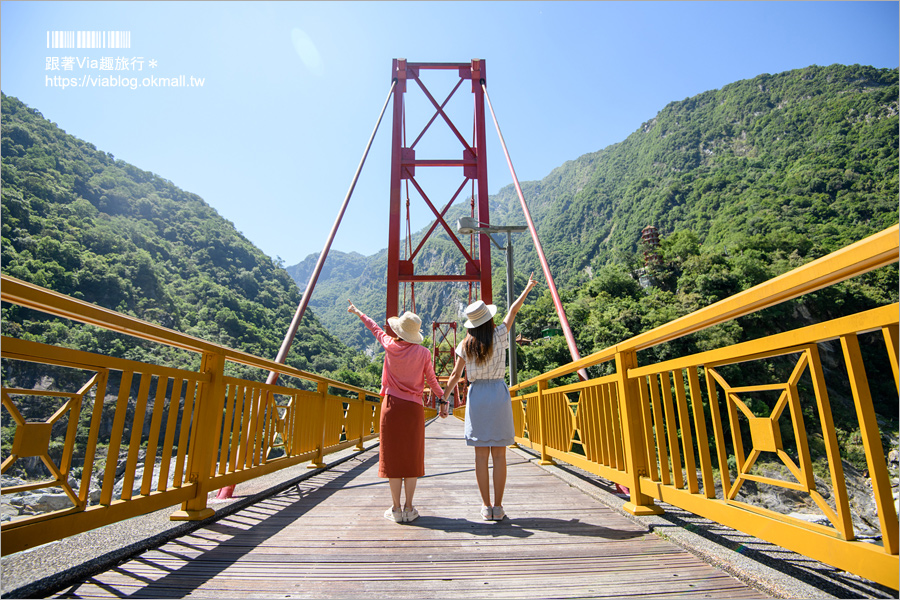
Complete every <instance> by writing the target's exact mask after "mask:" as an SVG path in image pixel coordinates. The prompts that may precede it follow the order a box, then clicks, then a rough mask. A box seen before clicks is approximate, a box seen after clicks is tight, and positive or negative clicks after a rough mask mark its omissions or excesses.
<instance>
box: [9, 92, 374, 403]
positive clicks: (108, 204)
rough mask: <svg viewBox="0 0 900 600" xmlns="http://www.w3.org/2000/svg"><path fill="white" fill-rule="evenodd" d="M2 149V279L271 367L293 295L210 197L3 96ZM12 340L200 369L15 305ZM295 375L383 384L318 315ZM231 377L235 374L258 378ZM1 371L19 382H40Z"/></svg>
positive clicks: (300, 337)
mask: <svg viewBox="0 0 900 600" xmlns="http://www.w3.org/2000/svg"><path fill="white" fill-rule="evenodd" d="M0 144H2V186H3V187H2V271H3V273H5V274H8V275H11V276H14V277H18V278H19V279H23V280H25V281H29V282H32V283H35V284H38V285H41V286H44V287H47V288H49V289H52V290H55V291H58V292H61V293H63V294H67V295H70V296H73V297H75V298H80V299H83V300H85V301H88V302H92V303H95V304H98V305H100V306H103V307H106V308H110V309H114V310H117V311H120V312H123V313H125V314H129V315H133V316H135V317H138V318H141V319H144V320H147V321H150V322H153V323H158V324H160V325H163V326H165V327H170V328H172V329H175V330H178V331H181V332H184V333H187V334H189V335H193V336H197V337H200V338H203V339H206V340H210V341H213V342H216V343H220V344H223V345H226V346H229V347H232V348H236V349H240V350H244V351H246V352H250V353H253V354H256V355H259V356H262V357H267V358H274V357H275V355H276V354H277V351H278V348H279V346H280V345H281V342H282V339H283V337H284V334H285V332H286V331H287V329H288V325H289V323H290V321H291V318H292V317H293V314H294V311H295V310H296V307H297V305H298V303H299V296H300V294H299V292H298V290H297V287H296V285H295V284H294V282H293V280H292V279H291V277H290V276H289V275H288V274H287V272H286V271H285V270H284V269H283V268H282V266H281V265H279V264H276V263H275V262H273V260H272V259H271V258H269V257H268V256H266V255H265V254H263V253H262V252H261V251H260V250H259V249H258V248H256V247H255V246H253V244H251V243H250V242H249V241H248V240H247V239H246V238H244V236H243V235H241V234H240V233H239V232H238V231H237V230H236V229H235V227H234V225H233V224H232V223H230V222H229V221H227V220H225V219H223V218H222V217H221V216H219V215H218V214H217V213H216V211H215V210H213V209H212V208H211V207H210V206H209V205H208V204H206V203H205V202H204V201H203V200H202V199H201V198H199V197H198V196H196V195H194V194H190V193H187V192H185V191H183V190H181V189H179V188H178V187H176V186H175V185H173V184H172V183H171V182H170V181H167V180H166V179H163V178H162V177H159V176H157V175H154V174H153V173H148V172H146V171H142V170H140V169H138V168H137V167H135V166H133V165H130V164H128V163H126V162H124V161H121V160H116V159H115V158H114V157H113V156H112V155H111V154H108V153H106V152H102V151H100V150H97V149H96V148H95V147H94V146H93V145H91V144H89V143H87V142H84V141H82V140H79V139H77V138H75V137H73V136H71V135H68V134H66V133H65V132H64V131H62V130H61V129H60V128H59V127H57V126H56V125H55V124H54V123H51V122H50V121H48V120H47V119H45V118H44V117H43V116H42V115H41V113H39V112H38V111H37V110H34V109H32V108H29V107H27V106H25V105H24V104H23V103H21V102H20V101H18V100H17V99H15V98H13V97H10V96H6V95H5V94H4V95H3V96H2V139H0ZM3 332H4V334H5V335H11V336H16V337H23V338H28V339H35V340H38V341H44V342H48V343H54V344H59V345H63V346H70V347H77V348H81V349H84V350H88V351H93V352H100V353H104V354H111V355H114V356H123V357H127V358H132V359H136V360H147V361H151V362H161V363H164V364H176V365H179V366H188V365H186V364H185V362H186V361H187V362H188V363H190V362H191V361H193V362H195V363H196V364H199V362H198V359H197V357H194V356H184V355H183V354H182V353H181V352H180V351H177V350H174V349H167V348H161V347H158V346H155V345H152V344H145V343H142V342H139V341H136V340H133V339H129V338H126V337H124V336H118V335H115V334H111V333H109V332H105V331H101V330H99V329H96V328H94V327H90V326H82V325H77V324H72V323H69V322H63V321H59V320H55V319H50V318H48V317H46V316H44V315H42V314H39V313H36V312H34V311H29V310H26V309H22V308H19V307H14V306H4V307H3ZM287 363H288V364H290V365H292V366H294V367H297V368H300V369H304V370H308V371H312V372H316V373H319V374H322V375H326V376H332V377H335V378H337V379H342V380H343V381H347V382H349V383H358V384H363V385H366V386H369V387H376V386H377V384H378V383H379V382H380V365H377V364H372V362H371V361H370V360H369V359H367V358H366V357H365V356H364V355H362V354H361V353H360V352H359V351H357V350H351V349H350V348H348V347H347V346H345V345H344V344H342V343H341V342H339V341H338V339H337V338H335V337H334V336H333V335H332V334H331V333H330V332H329V331H328V329H327V328H325V327H323V326H322V324H321V323H319V321H318V320H317V319H316V317H315V315H314V314H313V313H312V312H311V311H309V312H307V314H306V316H305V317H304V319H303V322H302V323H301V326H300V330H299V332H298V334H297V336H296V338H295V341H294V344H293V346H292V350H291V352H290V354H289V355H288V358H287ZM196 364H194V365H193V366H196ZM231 366H232V367H233V368H234V370H233V373H235V374H244V375H251V376H256V377H258V376H259V374H253V373H251V372H250V371H249V370H248V369H247V368H244V367H239V366H237V365H231ZM4 368H5V372H4V376H5V377H7V378H9V377H13V378H18V379H20V380H22V381H20V384H21V383H24V382H25V381H27V380H30V379H33V378H34V377H37V376H38V374H36V373H32V372H30V371H28V370H27V369H24V370H22V367H21V366H16V367H12V366H9V365H4ZM10 369H17V370H13V371H11V370H10Z"/></svg>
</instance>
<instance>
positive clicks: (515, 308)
mask: <svg viewBox="0 0 900 600" xmlns="http://www.w3.org/2000/svg"><path fill="white" fill-rule="evenodd" d="M536 285H537V281H535V279H534V271H532V272H531V275H529V276H528V283H526V284H525V290H524V291H523V292H522V293H521V294H520V295H519V297H518V298H516V301H515V302H513V303H512V306H510V307H509V312H508V313H506V316H505V317H503V324H504V325H506V328H507V329H509V327H510V325H512V324H513V321H515V320H516V314H518V312H519V309H520V308H522V304H523V303H524V302H525V296H527V295H528V292H530V291H531V290H532V289H534V286H536Z"/></svg>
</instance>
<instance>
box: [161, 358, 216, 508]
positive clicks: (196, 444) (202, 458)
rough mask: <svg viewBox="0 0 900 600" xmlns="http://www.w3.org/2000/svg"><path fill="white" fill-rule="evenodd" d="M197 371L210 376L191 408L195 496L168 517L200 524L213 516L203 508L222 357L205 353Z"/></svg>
mask: <svg viewBox="0 0 900 600" xmlns="http://www.w3.org/2000/svg"><path fill="white" fill-rule="evenodd" d="M200 370H201V371H202V372H203V373H206V374H208V375H209V382H208V383H204V384H203V386H202V388H201V391H200V398H199V399H198V402H197V405H196V407H195V409H194V419H193V422H192V424H191V441H190V457H189V462H188V468H189V471H188V480H189V481H190V482H192V483H194V484H196V486H197V494H196V495H195V496H194V497H193V498H192V499H190V500H188V501H187V502H183V503H182V504H181V510H178V511H175V512H174V513H172V514H171V515H170V516H169V519H171V520H172V521H200V520H202V519H206V518H207V517H211V516H212V515H214V514H215V513H216V511H214V510H213V509H211V508H209V507H208V506H206V500H207V496H208V495H209V492H211V491H212V490H211V489H209V485H210V480H211V478H212V465H213V462H214V461H215V457H216V450H217V449H216V448H215V440H216V439H217V438H218V436H217V435H216V431H215V428H214V427H213V426H212V425H213V423H216V422H217V419H216V416H217V414H218V413H219V412H220V411H221V402H220V401H221V400H224V398H225V356H224V355H222V354H219V353H217V352H205V353H204V354H203V362H202V364H201V367H200Z"/></svg>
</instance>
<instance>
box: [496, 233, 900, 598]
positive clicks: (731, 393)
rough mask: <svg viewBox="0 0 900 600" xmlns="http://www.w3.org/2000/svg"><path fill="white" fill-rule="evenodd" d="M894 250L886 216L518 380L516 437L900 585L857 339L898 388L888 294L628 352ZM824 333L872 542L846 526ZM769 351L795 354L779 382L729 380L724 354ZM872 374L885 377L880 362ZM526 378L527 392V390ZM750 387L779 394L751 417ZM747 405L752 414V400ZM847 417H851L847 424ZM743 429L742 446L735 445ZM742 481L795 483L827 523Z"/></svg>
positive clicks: (857, 270)
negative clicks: (876, 353) (816, 253)
mask: <svg viewBox="0 0 900 600" xmlns="http://www.w3.org/2000/svg"><path fill="white" fill-rule="evenodd" d="M897 260H898V227H897V226H894V227H891V228H889V229H887V230H885V231H883V232H881V233H879V234H876V235H873V236H871V237H869V238H866V239H865V240H862V241H860V242H858V243H856V244H853V245H851V246H848V247H847V248H844V249H842V250H840V251H837V252H835V253H833V254H830V255H828V256H825V257H823V258H821V259H819V260H816V261H814V262H812V263H809V264H807V265H805V266H802V267H800V268H798V269H795V270H793V271H791V272H789V273H786V274H784V275H782V276H780V277H777V278H775V279H772V280H770V281H768V282H765V283H763V284H761V285H758V286H756V287H754V288H752V289H749V290H747V291H745V292H742V293H740V294H737V295H735V296H732V297H730V298H727V299H725V300H722V301H721V302H718V303H716V304H713V305H711V306H709V307H707V308H704V309H702V310H699V311H697V312H694V313H692V314H690V315H687V316H685V317H682V318H680V319H677V320H675V321H672V322H670V323H667V324H666V325H663V326H661V327H659V328H657V329H654V330H652V331H649V332H647V333H644V334H641V335H638V336H636V337H634V338H631V339H629V340H626V341H624V342H622V343H621V344H618V345H616V346H614V347H611V348H607V349H605V350H603V351H601V352H597V353H595V354H592V355H591V356H587V357H585V358H583V359H581V360H579V361H576V362H572V363H570V364H567V365H564V366H562V367H559V368H557V369H554V370H553V371H550V372H548V373H545V374H543V375H540V376H538V377H535V378H533V379H530V380H528V381H525V382H522V383H520V384H519V385H517V386H515V387H513V388H511V394H512V402H513V416H514V424H515V428H516V442H517V443H519V444H521V445H523V446H527V447H531V448H532V449H534V450H536V451H540V453H541V460H542V462H544V463H552V461H553V460H554V459H557V460H561V461H565V462H567V463H569V464H572V465H575V466H577V467H580V468H582V469H584V470H586V471H589V472H592V473H595V474H597V475H600V476H602V477H604V478H606V479H609V480H610V481H613V482H615V483H618V484H621V485H623V486H626V487H628V488H629V490H630V502H628V503H626V505H625V508H626V510H629V511H630V512H631V513H633V514H636V515H647V514H658V513H660V512H662V511H661V509H660V507H659V506H658V505H655V504H654V500H658V501H663V502H667V503H669V504H671V505H674V506H677V507H679V508H682V509H685V510H688V511H690V512H693V513H695V514H697V515H700V516H703V517H706V518H709V519H712V520H714V521H717V522H719V523H722V524H724V525H727V526H728V527H732V528H734V529H738V530H741V531H744V532H746V533H749V534H751V535H754V536H756V537H759V538H761V539H765V540H767V541H770V542H772V543H775V544H778V545H780V546H782V547H784V548H788V549H790V550H793V551H796V552H799V553H802V554H804V555H806V556H809V557H812V558H814V559H816V560H819V561H822V562H824V563H827V564H830V565H833V566H835V567H837V568H840V569H844V570H846V571H849V572H852V573H855V574H857V575H860V576H862V577H865V578H868V579H870V580H873V581H876V582H878V583H881V584H883V585H887V586H890V587H892V588H894V589H898V566H900V563H898V554H897V548H898V521H897V512H896V510H895V506H894V501H893V497H892V493H891V480H890V476H889V474H888V470H887V464H886V460H885V455H884V450H883V447H882V442H881V435H880V432H879V429H878V423H877V421H876V416H875V411H874V408H873V401H872V396H871V392H870V390H869V384H868V379H867V374H866V371H865V367H864V365H863V358H862V353H861V351H860V344H859V341H858V337H859V336H860V335H862V334H873V333H874V335H879V334H880V335H882V336H883V339H884V343H885V346H884V347H885V349H886V352H887V355H888V359H889V360H888V362H889V363H890V365H891V369H892V371H893V378H894V384H895V385H894V391H895V392H896V391H897V390H900V383H898V311H900V307H898V305H897V304H893V305H890V306H884V307H881V308H876V309H874V310H869V311H866V312H862V313H859V314H855V315H852V316H848V317H844V318H839V319H835V320H832V321H828V322H825V323H819V324H816V325H813V326H809V327H804V328H801V329H797V330H794V331H788V332H785V333H781V334H778V335H773V336H769V337H766V338H762V339H758V340H753V341H750V342H745V343H741V344H737V345H734V346H730V347H726V348H721V349H718V350H713V351H709V352H703V353H700V354H695V355H693V356H686V357H682V358H678V359H675V360H670V361H666V362H662V363H657V364H647V365H641V364H639V361H638V355H637V352H638V351H639V350H643V349H646V348H650V347H653V346H656V345H658V344H662V343H664V342H667V341H671V340H674V339H677V338H679V337H682V336H684V335H687V334H689V333H692V332H696V331H699V330H701V329H704V328H706V327H710V326H713V325H716V324H719V323H723V322H725V321H728V320H730V319H734V318H737V317H739V316H742V315H746V314H749V313H752V312H755V311H758V310H762V309H764V308H766V307H769V306H773V305H775V304H778V303H779V302H783V301H785V300H789V299H791V298H796V297H798V296H801V295H803V294H806V293H809V292H812V291H814V290H817V289H821V288H824V287H827V286H830V285H833V284H835V283H838V282H840V281H843V280H846V279H848V278H851V277H854V276H857V275H860V274H862V273H865V272H867V271H870V270H872V269H875V268H878V267H882V266H885V265H889V264H892V263H896V262H897ZM831 340H837V341H839V342H840V347H841V350H842V354H843V358H844V363H845V371H846V373H845V380H846V384H847V388H848V389H849V390H851V393H852V397H853V401H854V404H855V407H856V417H857V420H858V432H859V436H860V438H861V440H862V444H863V447H864V449H865V458H866V464H867V467H868V472H869V476H870V477H871V483H872V490H873V495H874V501H875V504H876V506H877V512H878V519H879V524H878V526H879V532H880V535H881V543H880V544H873V543H866V542H862V541H859V540H857V539H856V536H855V533H854V525H853V522H852V520H851V508H850V502H849V498H848V491H847V485H846V482H845V478H844V468H843V465H842V462H841V456H840V452H839V449H838V440H837V437H836V433H835V427H834V417H833V415H832V411H831V406H830V403H829V396H828V390H827V388H826V385H825V375H824V370H823V367H822V359H821V357H820V351H819V344H821V343H823V342H828V341H831ZM775 357H779V360H780V361H781V362H782V364H783V363H785V362H786V361H791V362H790V363H789V364H791V365H793V366H792V367H791V368H790V369H789V372H790V374H789V376H787V377H786V380H785V381H783V382H780V383H775V384H772V383H767V384H765V385H756V386H743V387H736V386H733V385H731V384H729V382H728V372H729V369H732V370H733V369H734V367H732V365H739V364H744V365H746V364H748V363H749V364H753V363H755V362H756V361H766V360H771V359H773V358H775ZM607 362H609V363H612V365H613V366H614V373H613V374H612V375H607V376H604V377H600V378H598V379H593V380H589V381H585V382H579V383H575V384H569V385H561V386H559V387H549V382H551V381H552V380H554V379H557V378H559V377H562V376H564V375H568V374H570V373H574V372H576V371H578V370H579V369H583V368H586V367H590V366H593V365H599V364H601V363H607ZM732 372H733V371H732ZM870 375H872V374H871V373H870ZM877 376H879V377H882V378H885V377H890V375H889V374H888V373H878V374H877ZM801 380H802V381H803V385H801ZM534 387H536V388H537V390H536V391H533V392H530V393H524V392H525V390H526V389H530V388H534ZM801 388H802V389H801ZM758 395H769V396H770V397H772V398H775V400H774V401H773V402H772V404H773V405H774V406H773V407H772V408H771V412H769V413H768V414H763V415H757V414H755V413H754V412H753V410H751V409H750V408H749V406H748V401H746V399H747V398H748V397H752V396H758ZM891 401H892V402H894V401H896V398H893V399H892V400H891ZM756 408H757V411H758V412H759V411H760V409H759V404H756ZM804 408H805V409H806V410H807V412H808V413H810V414H813V415H814V418H813V419H812V420H811V422H813V423H815V424H816V426H817V427H818V428H819V429H820V430H821V433H820V434H819V435H821V438H822V439H821V441H820V442H819V447H820V448H821V447H822V446H824V460H826V461H827V475H828V478H829V479H830V482H827V483H830V488H831V490H832V491H831V493H830V494H828V497H826V495H825V494H823V490H820V489H818V488H817V485H816V481H815V478H814V476H813V456H812V451H811V449H810V440H809V435H808V432H807V427H806V424H805V422H804V418H803V410H804ZM782 424H783V425H784V428H785V430H786V431H788V432H789V435H790V436H791V438H792V442H791V444H792V445H791V447H790V448H788V447H787V444H786V442H785V440H784V439H783V437H784V436H783V435H782ZM843 425H844V427H845V428H847V427H848V426H850V425H851V424H849V423H843ZM742 432H743V434H742ZM726 433H728V435H726ZM747 439H749V440H750V443H749V444H748V445H747V446H748V447H745V441H746V440H747ZM579 449H580V450H581V451H580V452H579V451H578V450H579ZM762 453H768V455H769V456H774V457H775V458H777V459H778V461H779V462H780V463H781V465H782V471H783V478H774V477H773V476H771V475H761V474H759V472H756V471H754V466H755V465H756V464H757V461H758V459H759V458H760V456H761V455H762ZM729 462H731V465H730V466H729ZM748 482H753V483H754V484H767V485H773V486H778V487H782V488H786V489H790V490H794V491H796V492H798V493H801V494H805V495H806V496H807V497H808V498H809V499H810V501H811V503H812V504H813V505H815V506H817V507H818V508H819V509H820V511H821V512H822V514H823V515H824V517H825V518H826V519H827V521H828V524H827V525H826V524H817V523H810V522H807V521H805V520H801V519H798V518H794V517H791V516H788V515H783V514H780V513H777V512H775V511H772V510H768V509H765V508H760V507H758V506H755V505H753V504H750V503H748V502H744V501H742V500H741V498H740V497H739V493H740V491H741V489H742V487H743V486H744V485H745V484H746V483H748Z"/></svg>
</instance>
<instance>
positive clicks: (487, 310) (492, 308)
mask: <svg viewBox="0 0 900 600" xmlns="http://www.w3.org/2000/svg"><path fill="white" fill-rule="evenodd" d="M465 314H466V319H468V321H466V322H465V323H463V327H465V328H466V329H475V328H476V327H478V326H479V325H483V324H484V323H487V322H488V321H490V320H491V319H493V318H494V315H496V314H497V305H496V304H485V303H484V300H479V301H478V302H473V303H472V304H470V305H468V306H467V307H466V311H465Z"/></svg>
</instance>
